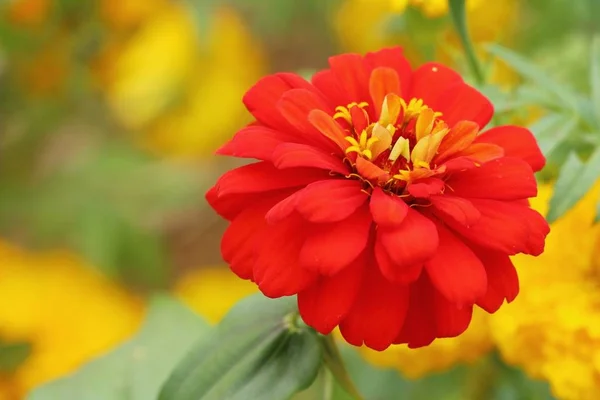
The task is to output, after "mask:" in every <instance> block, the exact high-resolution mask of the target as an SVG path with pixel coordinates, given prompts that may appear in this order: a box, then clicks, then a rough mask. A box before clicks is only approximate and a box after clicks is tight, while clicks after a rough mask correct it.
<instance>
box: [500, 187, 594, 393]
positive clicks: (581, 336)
mask: <svg viewBox="0 0 600 400" xmlns="http://www.w3.org/2000/svg"><path fill="white" fill-rule="evenodd" d="M550 195H551V189H550V188H549V187H542V188H540V194H539V196H538V198H537V199H535V200H534V201H532V205H533V206H534V207H535V208H537V209H538V210H540V211H541V212H543V213H546V211H547V203H548V200H549V198H550ZM599 197H600V182H599V183H598V184H597V185H596V186H595V188H594V189H593V190H592V191H590V192H589V193H588V194H587V195H586V196H585V197H584V198H583V199H582V200H581V201H580V202H579V203H578V204H577V205H576V206H575V207H574V208H573V209H572V210H570V211H569V212H567V213H566V214H565V215H564V216H562V217H561V218H560V219H559V220H558V221H556V222H555V223H554V224H552V226H551V228H552V230H551V232H550V235H548V237H547V239H546V251H545V252H544V254H542V255H541V256H540V257H537V258H532V257H529V258H528V257H521V256H517V257H515V258H514V261H515V264H516V266H517V268H518V270H519V275H520V282H521V293H520V294H519V296H518V297H517V299H516V300H515V301H514V302H513V303H512V304H510V305H508V306H505V307H504V309H503V310H502V312H499V313H498V314H497V315H496V316H495V318H493V319H491V320H490V321H491V332H492V333H493V337H494V339H495V341H496V343H497V346H498V348H499V349H500V351H501V354H502V356H503V357H504V359H505V360H506V361H507V362H509V363H511V364H517V365H519V366H521V367H522V368H524V369H525V371H526V372H527V373H529V374H530V375H532V376H533V377H535V378H540V379H544V380H548V381H549V382H550V385H551V388H552V391H553V392H554V394H555V395H556V396H557V397H558V398H560V399H566V400H570V399H572V400H588V399H589V400H592V399H595V398H597V394H598V393H600V308H599V305H600V290H599V289H600V224H596V225H593V219H594V216H595V213H596V204H597V203H598V198H599Z"/></svg>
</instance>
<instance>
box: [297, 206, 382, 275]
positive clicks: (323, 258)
mask: <svg viewBox="0 0 600 400" xmlns="http://www.w3.org/2000/svg"><path fill="white" fill-rule="evenodd" d="M372 222H373V220H372V219H371V214H370V213H369V209H368V208H367V207H366V205H365V206H364V207H361V208H359V209H358V210H357V211H356V212H355V213H354V214H352V215H351V216H349V217H348V218H346V219H344V220H342V221H338V222H332V223H329V224H314V225H312V226H311V231H310V232H308V233H306V241H305V242H304V245H303V246H302V250H301V251H300V254H299V256H298V257H299V262H300V265H302V266H303V267H304V268H308V269H311V270H314V271H318V272H319V273H321V274H322V275H334V274H336V273H337V272H338V271H340V270H341V269H342V268H344V267H347V266H348V265H349V264H350V263H351V262H352V261H354V260H356V258H357V257H358V256H359V255H360V254H361V253H362V252H363V250H364V249H365V247H366V246H367V242H368V241H369V234H370V230H371V224H372Z"/></svg>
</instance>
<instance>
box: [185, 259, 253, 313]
mask: <svg viewBox="0 0 600 400" xmlns="http://www.w3.org/2000/svg"><path fill="white" fill-rule="evenodd" d="M174 291H175V295H176V296H177V297H178V298H179V299H180V300H181V301H183V302H184V303H186V304H187V305H188V306H189V307H190V308H191V309H192V310H194V311H196V312H197V313H198V314H200V315H202V316H203V317H204V318H205V319H206V320H207V321H208V322H210V323H213V324H214V323H217V322H219V321H220V320H221V318H223V316H224V315H225V314H227V312H228V311H229V309H230V308H231V307H233V305H234V304H235V303H237V302H238V301H239V300H241V299H242V298H243V297H246V296H248V295H251V294H254V293H257V292H258V289H257V288H256V285H255V284H254V283H252V282H250V281H245V280H242V279H240V278H238V277H237V276H235V274H234V273H233V272H231V271H230V270H229V268H227V267H225V266H215V267H202V268H199V269H195V270H193V271H190V272H188V273H187V274H185V275H184V276H183V277H182V278H181V279H180V280H179V281H178V282H177V284H176V286H175V289H174Z"/></svg>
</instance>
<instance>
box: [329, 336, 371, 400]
mask: <svg viewBox="0 0 600 400" xmlns="http://www.w3.org/2000/svg"><path fill="white" fill-rule="evenodd" d="M322 341H323V359H324V361H325V365H326V367H327V369H328V370H329V371H330V372H331V374H330V376H333V377H335V379H336V380H337V382H338V383H339V384H340V385H341V387H342V388H344V390H345V391H346V392H347V393H348V394H349V395H351V396H352V397H354V398H355V399H357V400H362V398H363V397H362V396H361V394H360V392H359V391H358V389H357V388H356V386H354V383H353V382H352V379H351V378H350V375H349V374H348V371H347V370H346V366H345V365H344V360H343V359H342V355H341V354H340V351H339V349H338V347H337V344H336V343H335V339H334V338H333V336H332V335H327V336H322Z"/></svg>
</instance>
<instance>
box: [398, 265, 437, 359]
mask: <svg viewBox="0 0 600 400" xmlns="http://www.w3.org/2000/svg"><path fill="white" fill-rule="evenodd" d="M435 295H436V293H435V290H434V289H433V286H431V282H430V281H429V278H428V277H427V274H421V277H420V278H419V280H418V281H416V282H415V283H413V284H412V285H410V300H409V308H408V313H407V315H406V320H405V322H404V326H403V327H402V331H401V332H400V334H399V335H398V337H396V339H395V340H394V343H395V344H401V343H408V347H409V348H411V349H415V348H418V347H423V346H427V345H429V344H430V343H431V342H433V341H434V340H435V338H436V337H437V333H436V324H435V304H434V300H435Z"/></svg>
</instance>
